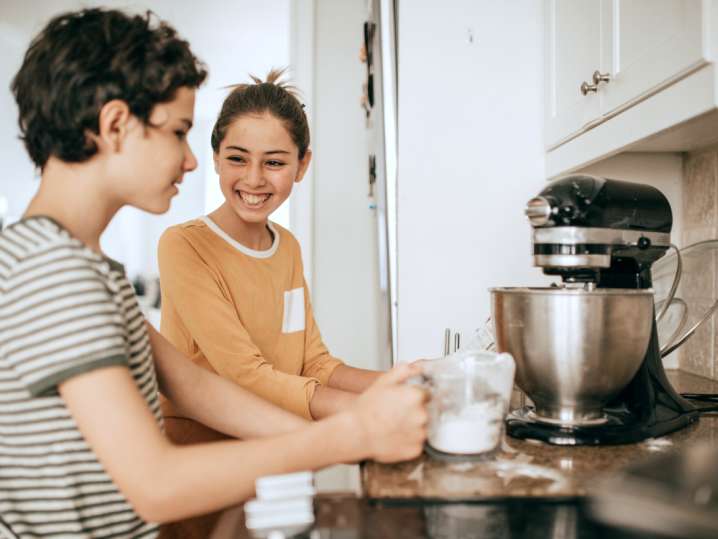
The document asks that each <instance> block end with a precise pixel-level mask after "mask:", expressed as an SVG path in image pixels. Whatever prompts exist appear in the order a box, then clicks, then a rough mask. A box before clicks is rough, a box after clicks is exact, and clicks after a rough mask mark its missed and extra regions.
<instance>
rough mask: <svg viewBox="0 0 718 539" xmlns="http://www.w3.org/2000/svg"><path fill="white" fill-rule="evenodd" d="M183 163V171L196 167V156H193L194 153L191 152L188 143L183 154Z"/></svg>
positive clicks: (189, 170)
mask: <svg viewBox="0 0 718 539" xmlns="http://www.w3.org/2000/svg"><path fill="white" fill-rule="evenodd" d="M183 165H184V166H183V168H184V171H185V172H191V171H193V170H194V169H196V168H197V158H196V157H195V155H194V153H193V152H192V148H190V147H189V145H187V151H186V153H185V156H184V164H183Z"/></svg>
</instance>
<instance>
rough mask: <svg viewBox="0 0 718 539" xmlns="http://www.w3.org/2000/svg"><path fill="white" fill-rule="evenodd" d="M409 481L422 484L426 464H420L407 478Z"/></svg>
mask: <svg viewBox="0 0 718 539" xmlns="http://www.w3.org/2000/svg"><path fill="white" fill-rule="evenodd" d="M406 478H407V479H408V480H409V481H418V482H419V483H421V482H422V481H423V479H424V463H423V462H420V463H419V464H418V465H417V467H416V468H414V469H413V470H412V471H411V473H410V474H409V475H407V476H406Z"/></svg>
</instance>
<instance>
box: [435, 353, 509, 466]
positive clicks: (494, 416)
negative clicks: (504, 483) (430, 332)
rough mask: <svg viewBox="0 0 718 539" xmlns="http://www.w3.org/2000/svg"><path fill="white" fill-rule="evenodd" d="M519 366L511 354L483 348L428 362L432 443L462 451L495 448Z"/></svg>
mask: <svg viewBox="0 0 718 539" xmlns="http://www.w3.org/2000/svg"><path fill="white" fill-rule="evenodd" d="M515 370H516V368H515V364H514V360H513V358H512V357H511V355H510V354H496V353H493V352H484V351H481V352H479V351H469V352H458V353H456V354H453V355H451V356H448V357H446V358H442V359H438V360H434V361H431V362H429V363H428V364H427V365H426V366H425V368H424V377H425V379H426V381H427V386H428V389H429V391H430V393H431V400H430V402H429V433H428V442H429V445H430V446H431V447H433V448H434V449H436V450H438V451H441V452H444V453H452V454H462V455H475V454H479V453H486V452H488V451H493V450H494V449H495V448H496V447H497V446H498V445H499V442H500V441H501V435H502V433H503V425H504V418H505V417H506V414H507V412H508V407H509V399H510V397H511V389H512V387H513V381H514V373H515Z"/></svg>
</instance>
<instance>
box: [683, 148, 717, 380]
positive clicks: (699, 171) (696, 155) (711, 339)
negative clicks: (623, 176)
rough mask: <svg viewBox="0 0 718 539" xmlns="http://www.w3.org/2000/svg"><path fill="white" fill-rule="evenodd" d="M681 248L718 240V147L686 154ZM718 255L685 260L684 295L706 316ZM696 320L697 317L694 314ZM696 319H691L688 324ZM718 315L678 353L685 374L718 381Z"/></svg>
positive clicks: (714, 289) (714, 294)
mask: <svg viewBox="0 0 718 539" xmlns="http://www.w3.org/2000/svg"><path fill="white" fill-rule="evenodd" d="M682 209H683V212H682V214H683V215H682V217H683V223H682V225H683V226H682V230H683V232H682V238H681V239H682V245H683V246H686V245H690V244H693V243H696V242H699V241H704V240H710V239H715V238H718V146H712V147H710V148H707V149H704V150H700V151H696V152H693V153H688V154H685V156H684V161H683V208H682ZM717 258H718V254H713V255H710V256H706V255H701V256H700V257H699V256H695V257H691V256H686V257H684V260H683V265H684V268H683V271H684V278H683V279H681V292H682V295H683V297H684V299H685V300H686V301H687V302H688V303H689V304H691V305H692V304H696V305H698V306H699V307H700V309H699V310H701V311H702V312H705V311H706V309H708V308H710V306H711V305H712V304H713V302H715V301H716V299H717V298H718V270H717V268H718V264H717V263H716V259H717ZM691 316H692V317H695V316H696V314H695V313H694V314H692V315H691ZM696 320H697V318H694V319H691V318H690V317H689V320H688V324H690V325H692V324H693V323H695V321H696ZM717 339H718V315H716V316H714V317H713V319H712V320H711V321H709V322H708V323H705V324H703V325H702V326H701V328H700V329H699V330H698V331H697V332H696V334H695V335H693V337H691V338H690V339H689V340H688V341H687V342H686V343H685V344H684V345H683V346H682V347H681V348H680V349H679V365H680V368H681V369H682V370H685V371H688V372H691V373H694V374H698V375H700V376H705V377H707V378H712V379H714V380H718V357H717V356H718V354H717V351H718V342H716V341H717Z"/></svg>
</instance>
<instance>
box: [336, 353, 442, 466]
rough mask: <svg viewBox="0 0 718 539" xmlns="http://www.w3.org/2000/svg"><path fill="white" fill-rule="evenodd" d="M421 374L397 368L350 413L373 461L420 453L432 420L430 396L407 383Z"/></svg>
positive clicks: (406, 367)
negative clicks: (430, 416) (429, 411)
mask: <svg viewBox="0 0 718 539" xmlns="http://www.w3.org/2000/svg"><path fill="white" fill-rule="evenodd" d="M418 374H421V368H420V367H419V366H417V365H407V364H402V365H398V366H396V367H394V368H393V369H392V370H390V371H389V372H387V373H385V374H383V375H382V376H381V377H380V378H379V379H378V380H377V381H376V382H375V383H374V384H372V385H371V386H370V387H369V389H367V390H366V391H365V392H364V393H362V394H361V395H360V396H359V397H358V398H357V400H356V402H355V404H354V406H353V407H352V408H351V410H350V411H349V413H350V414H351V415H352V416H353V418H354V419H355V421H356V423H357V425H358V427H359V433H360V435H361V438H362V440H363V443H364V444H366V447H367V449H368V454H369V456H370V457H371V458H373V459H374V460H377V461H379V462H395V461H400V460H409V459H412V458H414V457H416V456H418V455H419V454H421V451H422V448H423V446H424V440H426V427H427V423H428V420H429V415H428V413H427V411H426V401H427V399H428V394H427V393H426V391H424V390H423V389H421V388H418V387H415V386H410V385H407V384H406V383H405V382H406V381H407V380H408V379H409V378H410V377H412V376H416V375H418Z"/></svg>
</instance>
